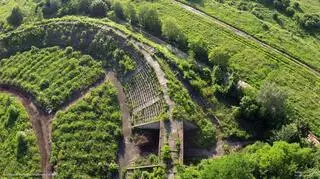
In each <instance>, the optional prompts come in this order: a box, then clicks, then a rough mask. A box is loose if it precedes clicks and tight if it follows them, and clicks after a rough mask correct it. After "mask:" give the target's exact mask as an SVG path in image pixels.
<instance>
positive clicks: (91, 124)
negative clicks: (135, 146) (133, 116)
mask: <svg viewBox="0 0 320 179" xmlns="http://www.w3.org/2000/svg"><path fill="white" fill-rule="evenodd" d="M120 124H121V120H120V107H119V104H118V100H117V92H116V89H115V88H114V87H113V86H112V85H111V84H110V83H109V82H107V83H105V84H103V85H101V86H99V87H98V88H96V89H95V90H93V91H92V92H91V94H90V95H88V96H86V97H85V98H84V99H83V100H81V101H79V102H78V103H77V104H75V105H74V106H72V107H71V108H69V109H68V110H67V111H64V112H59V113H58V114H57V116H56V118H55V119H54V120H53V127H52V130H53V133H52V142H53V146H52V157H51V162H52V164H53V165H54V166H55V171H56V172H57V176H56V178H69V177H72V178H79V177H80V178H101V177H109V178H110V177H111V175H110V174H111V173H112V172H117V168H114V166H115V161H116V156H117V151H118V142H119V140H120V135H121V130H120Z"/></svg>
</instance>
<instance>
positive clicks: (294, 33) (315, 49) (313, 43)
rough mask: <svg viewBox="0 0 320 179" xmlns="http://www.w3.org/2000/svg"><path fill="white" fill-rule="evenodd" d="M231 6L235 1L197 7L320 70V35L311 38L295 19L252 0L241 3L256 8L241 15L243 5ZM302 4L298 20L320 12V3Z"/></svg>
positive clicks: (205, 2)
mask: <svg viewBox="0 0 320 179" xmlns="http://www.w3.org/2000/svg"><path fill="white" fill-rule="evenodd" d="M185 2H186V1H185ZM231 2H234V1H232V0H225V2H224V3H219V2H217V1H211V0H203V1H202V3H200V4H193V5H196V7H197V8H200V9H202V10H203V11H205V12H207V13H208V14H210V15H213V16H215V17H218V18H219V19H221V20H223V21H225V22H227V23H229V24H232V25H233V26H235V27H237V28H240V29H242V30H244V31H246V32H248V33H249V34H251V35H253V36H255V37H257V38H259V39H260V40H262V41H264V42H266V43H268V44H270V45H272V46H274V47H276V48H278V49H281V50H284V51H286V52H287V53H289V54H291V55H293V56H295V57H297V58H299V59H300V60H302V61H304V62H305V63H307V64H308V65H310V66H312V67H314V68H316V69H317V70H320V61H319V59H320V51H319V48H320V41H319V38H320V33H318V36H317V35H310V34H309V33H308V32H305V31H304V30H303V29H301V28H300V27H299V25H298V24H297V21H296V20H295V18H293V17H288V16H287V15H285V14H283V13H279V12H278V11H277V10H276V9H273V8H268V7H265V6H264V5H262V4H259V3H255V2H253V1H251V0H245V1H241V2H248V3H249V4H251V6H252V8H251V9H249V10H247V11H241V10H239V9H238V8H237V6H238V3H239V2H240V1H238V2H236V3H235V4H234V5H230V4H231ZM293 2H295V1H292V2H291V5H292V4H293ZM298 2H299V3H300V7H301V9H302V12H300V11H296V15H297V16H300V17H302V16H303V14H306V13H319V12H320V2H319V1H309V0H300V1H298ZM253 7H255V8H253ZM253 9H258V11H259V12H260V14H261V16H262V17H263V19H259V18H258V17H256V16H255V15H253V14H252V10H253ZM274 13H278V14H279V19H280V20H281V22H282V23H281V24H279V23H278V22H277V21H275V20H274V19H273V18H272V16H273V14H274ZM263 25H267V26H268V27H269V29H268V30H265V29H264V28H263Z"/></svg>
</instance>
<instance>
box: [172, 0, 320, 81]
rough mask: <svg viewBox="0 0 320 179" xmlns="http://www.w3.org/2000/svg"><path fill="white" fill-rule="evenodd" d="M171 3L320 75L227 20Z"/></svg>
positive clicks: (181, 3)
mask: <svg viewBox="0 0 320 179" xmlns="http://www.w3.org/2000/svg"><path fill="white" fill-rule="evenodd" d="M172 2H173V3H175V4H177V5H178V6H180V7H181V8H183V9H185V10H187V11H189V12H192V13H194V14H197V15H198V16H201V17H204V18H206V19H208V20H210V21H211V22H213V23H215V24H217V25H219V26H221V27H223V28H225V29H228V30H229V31H231V32H232V33H234V34H236V35H238V36H241V37H242V38H245V39H247V40H250V41H253V42H255V43H257V44H259V45H260V46H262V47H263V48H265V49H267V50H271V51H273V52H275V53H277V54H280V55H282V56H285V57H286V58H288V59H290V60H291V61H292V62H294V63H295V64H297V65H299V66H301V67H304V68H306V69H307V70H309V71H310V72H312V73H313V74H315V75H316V76H320V72H319V71H318V70H317V69H315V68H314V67H312V66H311V65H309V64H307V63H306V62H304V61H302V60H300V59H298V58H297V57H294V56H292V55H290V54H289V53H287V52H285V51H283V50H280V49H278V48H276V47H273V46H271V45H269V44H267V43H265V42H263V41H262V40H260V39H258V38H256V37H254V36H253V35H250V34H249V33H247V32H245V31H243V30H241V29H238V28H236V27H234V26H232V25H231V24H228V23H227V22H224V21H222V20H221V19H219V18H217V17H214V16H212V15H209V14H207V13H205V12H203V11H201V10H199V9H196V8H194V7H191V6H190V5H188V4H186V3H183V2H181V1H179V0H172Z"/></svg>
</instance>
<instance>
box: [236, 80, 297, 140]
mask: <svg viewBox="0 0 320 179" xmlns="http://www.w3.org/2000/svg"><path fill="white" fill-rule="evenodd" d="M286 99H287V95H286V93H284V91H282V90H281V89H279V88H278V87H276V86H275V85H274V84H270V83H266V84H265V85H264V86H263V87H262V89H261V90H260V92H259V94H258V96H257V97H256V98H255V97H251V96H244V97H243V98H242V99H241V102H240V109H239V110H240V111H239V114H238V115H239V116H238V117H237V118H238V119H242V120H244V121H246V122H247V123H250V124H251V126H252V129H253V130H254V131H255V132H254V133H255V135H257V136H259V137H264V138H265V137H269V134H267V133H268V132H269V131H270V130H273V129H279V128H281V126H282V125H284V124H286V123H287V122H288V116H287V105H286ZM292 132H294V131H292ZM279 135H280V134H279Z"/></svg>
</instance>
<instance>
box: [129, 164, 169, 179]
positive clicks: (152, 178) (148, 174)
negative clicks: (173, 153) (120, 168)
mask: <svg viewBox="0 0 320 179" xmlns="http://www.w3.org/2000/svg"><path fill="white" fill-rule="evenodd" d="M141 178H145V179H166V178H167V176H166V171H165V169H164V168H163V167H154V168H153V170H152V171H146V170H142V169H136V170H134V172H133V174H132V175H130V176H129V177H128V179H141Z"/></svg>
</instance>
